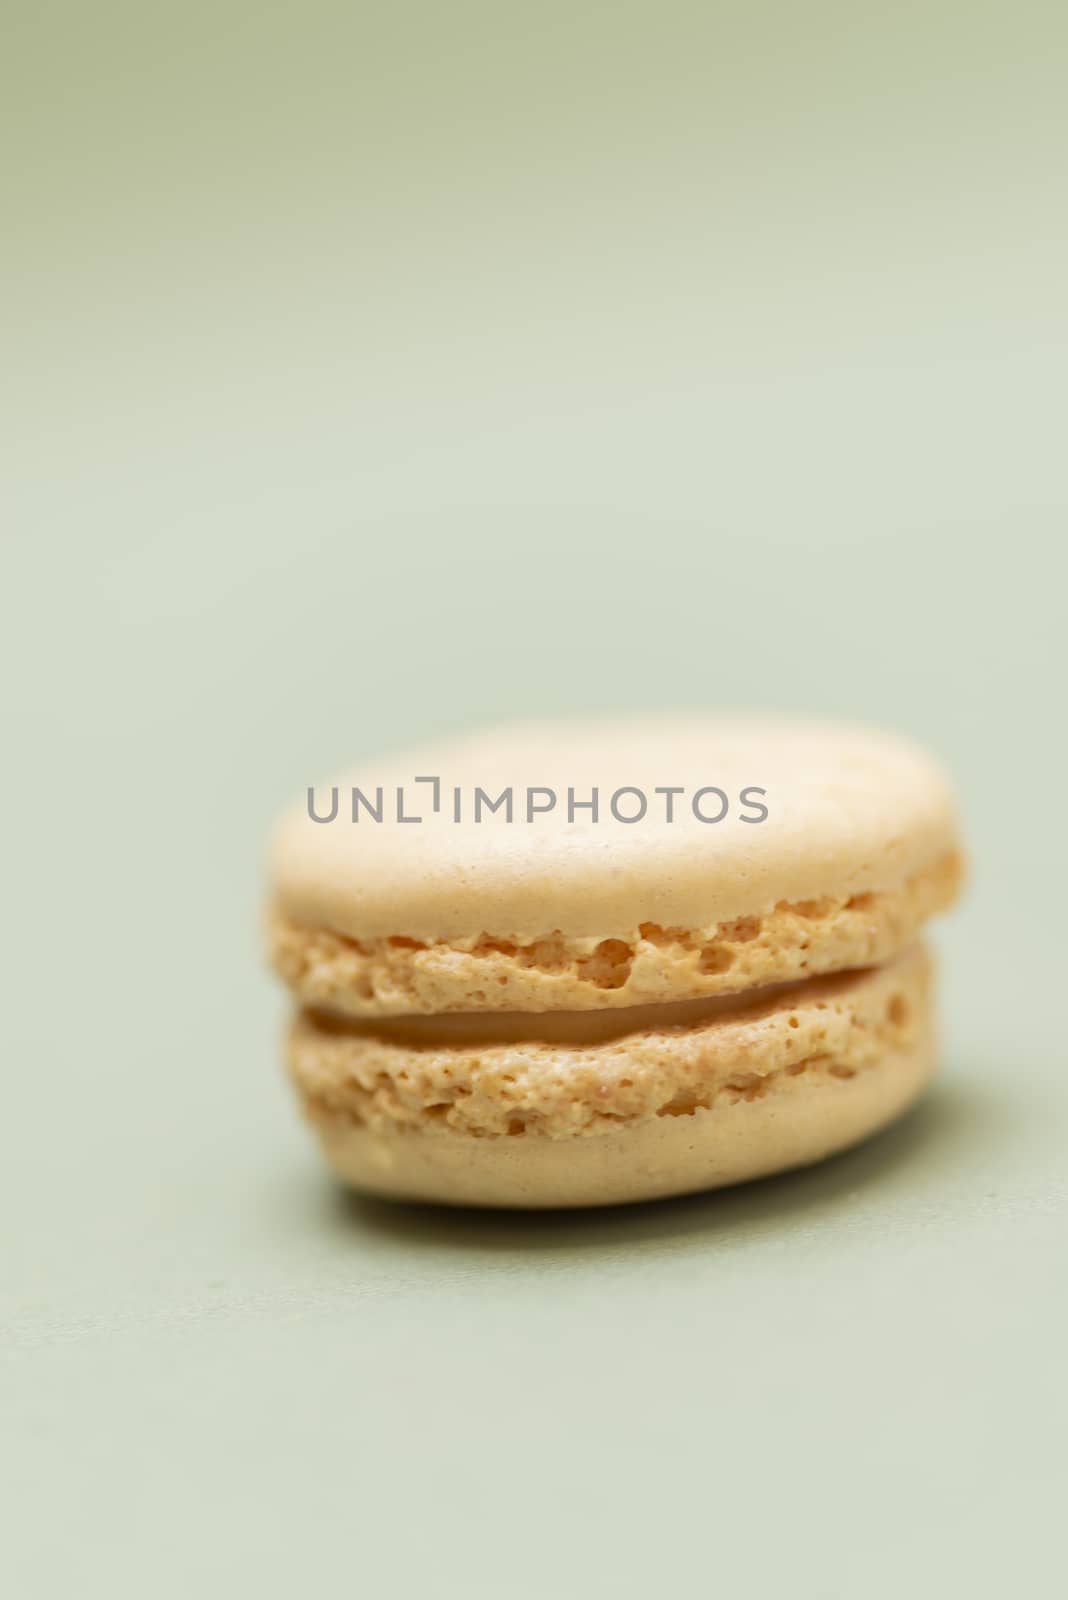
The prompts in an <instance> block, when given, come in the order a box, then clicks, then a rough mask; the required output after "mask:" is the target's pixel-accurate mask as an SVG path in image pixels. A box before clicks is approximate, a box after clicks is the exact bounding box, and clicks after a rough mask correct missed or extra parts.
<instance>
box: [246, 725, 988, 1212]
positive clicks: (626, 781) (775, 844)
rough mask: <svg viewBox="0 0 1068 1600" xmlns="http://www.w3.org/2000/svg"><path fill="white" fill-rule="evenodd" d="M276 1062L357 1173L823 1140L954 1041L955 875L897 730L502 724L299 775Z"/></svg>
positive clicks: (947, 804)
mask: <svg viewBox="0 0 1068 1600" xmlns="http://www.w3.org/2000/svg"><path fill="white" fill-rule="evenodd" d="M269 875H270V888H269V905H268V916H267V926H268V944H269V952H270V959H271V961H272V964H273V966H274V968H275V970H276V971H277V973H278V974H279V976H280V977H281V978H282V979H283V981H284V982H285V983H286V985H287V986H288V988H289V989H290V991H291V993H292V995H293V998H294V1002H295V1011H294V1019H293V1022H292V1025H291V1027H290V1031H289V1036H288V1052H287V1054H288V1064H289V1069H290V1073H291V1075H292V1078H293V1081H294V1084H295V1087H296V1090H297V1094H298V1096H299V1099H300V1102H301V1104H302V1106H303V1109H304V1112H305V1114H306V1116H307V1118H308V1120H309V1122H310V1124H311V1126H312V1127H313V1129H314V1130H315V1132H316V1133H317V1135H318V1137H319V1140H320V1143H321V1146H322V1149H323V1151H324V1153H325V1155H326V1158H327V1160H328V1162H329V1163H330V1165H331V1166H332V1168H333V1169H334V1171H335V1172H336V1173H337V1174H338V1175H339V1176H340V1177H341V1178H342V1179H344V1180H345V1181H346V1182H348V1183H350V1184H352V1185H354V1186H355V1187H357V1188H359V1189H362V1190H364V1191H367V1192H370V1193H374V1194H379V1195H387V1196H392V1197H395V1198H398V1199H405V1200H419V1201H434V1202H444V1203H454V1204H463V1205H481V1206H519V1207H556V1206H576V1205H601V1204H618V1203H622V1202H626V1201H635V1200H645V1199H651V1198H655V1197H659V1196H664V1195H671V1194H681V1193H686V1192H690V1191H694V1190H700V1189H706V1188H713V1187H716V1186H718V1185H723V1184H728V1183H736V1182H740V1181H742V1180H745V1179H749V1178H755V1177H759V1176H762V1175H764V1174H767V1173H771V1172H778V1171H782V1170H785V1169H788V1168H791V1167H796V1166H800V1165H804V1164H806V1163H809V1162H813V1161H817V1160H819V1159H821V1158H822V1157H824V1156H827V1155H830V1154H831V1153H833V1152H834V1151H837V1150H841V1149H843V1148H845V1147H846V1146H848V1145H851V1144H854V1143H856V1142H857V1141H859V1140H861V1139H863V1138H865V1137H867V1136H868V1135H870V1134H872V1133H874V1132H876V1131H877V1130H878V1129H879V1128H881V1127H883V1126H885V1125H886V1124H887V1123H888V1122H890V1121H891V1120H892V1119H893V1118H895V1117H896V1116H898V1115H900V1114H901V1113H902V1112H904V1111H905V1110H906V1109H907V1108H908V1107H909V1106H910V1105H912V1104H913V1102H914V1101H915V1100H916V1099H917V1097H918V1096H919V1095H920V1094H921V1093H922V1091H923V1089H924V1087H925V1086H926V1084H927V1082H928V1081H929V1079H930V1076H931V1074H932V1071H933V1069H934V1065H935V1055H936V1051H935V1039H934V1027H933V1017H932V975H931V962H930V958H929V955H928V953H927V951H926V949H925V947H924V945H923V944H922V942H921V939H920V935H921V931H922V929H923V927H924V925H925V924H926V922H927V921H928V919H929V918H930V917H931V916H933V915H934V914H935V913H937V912H939V911H941V910H943V909H945V908H946V907H948V906H949V905H950V904H951V903H952V901H953V899H954V898H955V896H956V894H957V891H958V887H959V883H960V878H961V847H960V838H959V827H958V821H957V814H956V807H955V804H954V799H953V795H952V791H951V788H950V785H949V783H948V781H947V779H946V777H945V775H944V773H943V771H942V770H941V768H940V767H939V765H938V764H937V763H936V762H935V761H934V760H933V759H932V758H931V757H929V756H928V755H927V754H925V753H924V752H923V751H922V750H920V749H918V748H917V747H916V746H915V745H913V744H911V743H910V742H908V741H906V740H903V739H901V738H898V737H896V736H894V735H892V734H889V733H886V732H883V731H880V730H875V729H871V728H865V727H858V726H852V725H833V724H826V723H813V722H804V721H797V720H793V719H783V718H771V717H759V716H715V717H713V716H693V715H690V716H684V717H660V718H655V719H626V720H613V721H607V722H595V723H587V722H564V723H559V724H548V725H546V724H537V725H529V726H522V725H521V726H518V727H511V728H504V729H495V730H490V731H488V732H484V733H478V734H475V735H470V736H467V737H462V738H458V739H455V740H448V741H444V742H442V743H440V744H437V745H429V746H423V747H421V748H415V749H412V750H408V751H403V752H401V753H399V754H394V755H392V756H389V757H388V758H383V759H382V760H379V761H375V760H370V761H367V762H365V763H363V764H361V766H360V768H359V769H358V770H357V771H355V772H352V773H349V774H346V775H345V776H344V777H341V778H338V779H336V780H334V781H332V782H330V783H327V784H322V785H313V786H311V787H309V788H308V790H307V791H306V794H305V796H304V797H303V798H302V800H301V802H300V803H299V804H297V805H296V806H294V807H293V808H292V810H291V811H290V812H288V813H287V814H286V815H285V816H284V817H283V818H282V819H281V820H280V822H279V824H278V826H277V827H276V829H275V832H274V835H273V838H272V842H271V850H270V866H269Z"/></svg>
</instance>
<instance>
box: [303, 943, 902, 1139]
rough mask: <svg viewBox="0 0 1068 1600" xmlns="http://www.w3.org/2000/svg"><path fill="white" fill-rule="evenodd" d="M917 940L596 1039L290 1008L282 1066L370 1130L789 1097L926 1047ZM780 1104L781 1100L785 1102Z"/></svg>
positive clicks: (630, 1115) (586, 1121)
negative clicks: (856, 964) (477, 1042)
mask: <svg viewBox="0 0 1068 1600" xmlns="http://www.w3.org/2000/svg"><path fill="white" fill-rule="evenodd" d="M929 987H930V965H929V962H928V958H927V956H926V953H925V952H924V950H923V949H922V947H921V946H913V947H912V948H911V949H910V950H908V951H906V952H905V953H904V954H903V955H901V956H900V957H898V958H897V959H896V960H894V961H892V962H890V963H888V964H887V965H885V966H883V967H879V968H876V969H874V970H871V971H866V972H855V973H851V974H848V975H846V976H839V977H835V978H822V979H815V980H810V981H809V982H806V983H803V984H799V985H797V986H796V987H795V988H793V989H792V990H790V991H787V992H782V991H778V992H777V993H776V994H775V995H774V996H773V997H768V998H766V999H764V1000H763V1001H761V1000H760V999H759V998H757V999H755V1000H754V999H752V998H751V997H749V998H748V1003H740V1004H739V1005H738V1007H737V1008H736V1009H732V1010H729V1011H727V1012H721V1013H720V1014H718V1015H716V1016H715V1017H713V1018H712V1019H710V1020H708V1021H707V1022H703V1023H698V1024H696V1025H692V1026H680V1027H671V1028H660V1029H657V1028H655V1027H654V1028H645V1029H643V1030H642V1031H640V1032H637V1033H628V1034H624V1035H622V1036H620V1037H616V1038H612V1039H610V1040H607V1041H605V1042H603V1043H600V1044H595V1045H589V1044H586V1045H583V1046H581V1047H578V1046H568V1045H566V1044H559V1043H556V1044H544V1043H540V1042H538V1041H537V1040H536V1039H532V1040H529V1041H523V1042H521V1043H508V1044H499V1045H493V1044H490V1045H487V1046H481V1047H472V1046H452V1047H443V1046H441V1045H438V1044H434V1043H433V1042H430V1043H427V1044H422V1045H418V1046H416V1045H413V1044H412V1043H411V1042H409V1041H406V1042H404V1043H397V1042H396V1041H394V1040H391V1039H390V1038H389V1037H388V1032H387V1030H383V1031H382V1032H380V1033H378V1034H376V1032H375V1031H374V1025H373V1024H358V1023H346V1022H344V1021H340V1020H338V1019H337V1018H324V1017H316V1016H315V1015H314V1014H312V1013H308V1012H304V1013H301V1014H300V1015H298V1017H297V1019H296V1021H295V1023H294V1025H293V1029H292V1032H291V1035H290V1042H289V1064H290V1068H291V1071H292V1074H293V1077H294V1079H295V1082H296V1084H297V1087H298V1091H299V1093H300V1095H301V1097H302V1099H303V1101H304V1103H305V1107H306V1109H307V1111H308V1113H309V1115H310V1116H311V1117H312V1119H313V1120H318V1121H322V1120H323V1119H324V1118H325V1119H327V1120H329V1121H332V1122H334V1123H337V1122H338V1120H339V1119H345V1120H347V1121H349V1122H350V1123H352V1124H353V1125H356V1126H359V1127H362V1128H365V1129H367V1130H369V1131H370V1132H372V1133H384V1132H388V1131H389V1130H391V1129H392V1130H399V1129H408V1130H421V1131H425V1132H428V1133H433V1134H437V1135H440V1136H442V1137H446V1138H447V1137H449V1135H450V1134H452V1133H460V1134H464V1135H468V1136H471V1135H473V1136H475V1137H480V1138H485V1137H490V1138H517V1137H518V1138H523V1137H526V1138H531V1137H533V1138H542V1139H544V1138H548V1139H568V1138H573V1137H575V1136H586V1135H597V1134H600V1133H606V1132H610V1131H612V1130H618V1129H619V1128H620V1127H622V1126H632V1125H633V1126H638V1125H640V1124H642V1123H645V1122H648V1121H650V1120H651V1119H654V1118H660V1117H688V1116H693V1115H694V1114H695V1113H697V1112H698V1111H705V1110H714V1109H716V1107H718V1106H720V1105H737V1104H739V1103H742V1102H750V1103H751V1102H754V1101H758V1100H760V1101H764V1100H766V1099H768V1097H772V1096H781V1097H786V1096H789V1095H790V1094H791V1092H792V1091H793V1090H795V1089H796V1088H798V1087H799V1085H800V1082H801V1080H804V1082H805V1084H806V1086H812V1085H813V1084H815V1083H819V1082H823V1083H827V1084H833V1083H835V1082H838V1083H841V1082H843V1081H846V1080H849V1079H852V1078H855V1077H857V1076H858V1075H860V1074H863V1073H864V1072H866V1071H867V1070H868V1069H869V1068H871V1067H873V1066H875V1065H877V1064H878V1063H879V1062H880V1061H881V1060H883V1059H884V1058H885V1057H888V1056H893V1055H895V1054H897V1055H906V1056H907V1055H908V1054H910V1053H911V1052H914V1051H915V1050H916V1049H917V1048H918V1047H920V1046H921V1045H926V1044H928V1043H929V1034H930V1027H931V1023H930V1006H929ZM784 1110H785V1105H784Z"/></svg>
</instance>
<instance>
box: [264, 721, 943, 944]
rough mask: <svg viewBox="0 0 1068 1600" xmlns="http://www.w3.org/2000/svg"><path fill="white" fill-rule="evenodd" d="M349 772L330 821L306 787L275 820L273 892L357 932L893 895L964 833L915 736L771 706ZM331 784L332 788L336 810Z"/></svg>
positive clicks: (574, 930) (632, 916)
mask: <svg viewBox="0 0 1068 1600" xmlns="http://www.w3.org/2000/svg"><path fill="white" fill-rule="evenodd" d="M431 778H436V779H437V780H438V781H437V784H436V785H434V784H432V783H431V782H429V781H424V782H416V780H417V779H424V780H429V779H431ZM334 783H336V786H337V789H338V806H337V814H336V816H334V817H333V819H332V820H331V821H328V822H321V821H315V820H313V819H312V817H311V816H310V815H309V808H308V804H307V801H306V800H304V801H302V802H301V803H300V805H299V806H296V807H294V808H293V810H292V811H291V812H290V813H288V814H287V815H286V816H285V817H284V818H283V819H282V821H281V822H280V824H279V825H278V827H277V828H276V830H275V834H274V837H273V840H272V847H271V857H270V875H271V888H272V898H273V906H274V910H275V912H276V913H277V914H280V915H282V916H283V917H285V918H288V919H290V920H291V921H292V922H294V923H298V924H302V925H304V926H308V927H312V928H324V929H329V930H331V931H332V932H334V933H337V934H340V935H343V936H347V937H349V938H352V939H357V940H359V939H372V940H373V939H383V938H391V937H392V938H396V937H408V938H411V939H416V940H426V941H446V942H447V941H449V940H470V939H475V938H478V937H480V936H483V935H491V936H493V937H495V938H499V939H509V940H517V941H525V940H532V939H537V938H539V937H542V936H543V935H545V934H547V933H549V932H553V931H555V932H558V933H560V934H562V935H564V937H565V938H576V939H584V938H594V939H608V938H623V939H626V938H629V937H632V936H633V935H634V932H635V930H636V929H638V928H639V927H640V926H641V925H642V924H643V923H654V924H657V925H660V926H663V927H693V928H708V927H711V926H713V925H715V924H717V923H720V922H722V921H724V920H725V919H730V918H737V917H742V916H745V915H748V914H757V915H760V914H763V913H764V912H766V911H767V910H769V908H771V907H773V906H775V905H776V904H777V903H778V902H780V901H790V902H799V901H800V902H803V901H805V900H807V899H809V898H813V897H819V896H828V895H829V896H850V895H858V894H862V893H864V892H867V891H880V890H886V889H891V888H893V887H895V886H896V885H899V884H900V883H901V882H902V881H903V880H905V879H907V878H909V877H910V876H911V875H913V874H915V873H918V872H923V871H924V870H926V869H929V868H932V867H934V866H935V865H936V864H937V863H938V862H939V861H940V860H942V859H943V858H945V857H946V856H947V855H951V854H952V853H953V852H955V850H956V849H957V840H958V829H957V821H956V814H955V808H954V803H953V798H952V794H951V790H950V787H949V784H948V782H947V780H946V778H945V776H944V774H943V772H942V771H941V769H940V768H939V767H938V765H937V764H936V763H935V762H934V761H932V760H931V758H930V757H929V756H927V755H926V754H925V753H924V752H923V751H922V750H920V749H918V748H917V747H916V746H914V745H913V744H911V743H909V742H908V741H906V740H903V739H901V738H899V737H897V736H895V735H891V734H888V733H885V732H882V731H880V730H876V729H872V728H867V727H863V726H853V725H836V724H828V723H816V722H800V721H797V720H794V719H783V718H775V717H765V716H716V717H711V716H694V715H689V716H671V717H660V718H656V719H651V718H646V719H627V720H611V721H601V722H593V723H590V722H562V723H555V724H534V725H528V726H518V727H517V726H514V725H513V726H511V727H509V728H507V729H504V730H490V731H487V732H483V733H479V734H475V735H472V736H469V737H464V738H460V739H457V740H455V741H452V742H447V743H442V744H438V745H430V746H426V747H422V748H415V749H411V750H408V751H404V752H402V753H400V754H399V755H393V756H391V757H389V758H388V759H384V760H382V761H380V762H376V761H368V762H366V763H365V764H363V765H362V766H361V768H360V769H359V770H358V771H356V772H353V773H349V774H347V775H345V776H344V777H342V778H339V779H337V780H334ZM354 786H356V787H358V788H359V789H360V790H361V791H362V793H363V795H364V796H365V797H366V798H367V799H368V800H369V801H370V802H371V803H372V804H376V803H377V801H378V798H379V797H378V791H379V789H381V811H382V820H381V821H375V820H374V818H373V816H372V815H371V813H370V812H369V810H368V809H367V806H366V805H361V806H360V807H359V819H358V820H357V821H353V820H352V809H351V790H352V788H353V787H354ZM333 787H334V784H326V785H317V786H316V788H315V791H314V796H315V808H316V810H317V812H318V813H319V814H320V815H328V814H329V811H330V809H331V801H332V789H333ZM398 789H399V790H401V791H402V795H401V798H400V806H399V808H398V795H397V791H398ZM476 789H481V790H482V792H483V795H484V796H486V797H488V801H497V800H498V798H499V797H500V795H501V794H502V791H506V790H507V791H510V792H511V797H512V817H511V820H510V821H509V820H508V817H507V813H506V807H505V806H504V805H500V806H499V807H498V809H497V810H495V811H492V810H490V809H489V806H488V801H483V803H482V805H481V807H480V809H481V818H480V820H478V821H476V820H475V815H474V812H475V790H476ZM595 789H596V790H597V794H598V814H597V818H596V820H594V819H593V816H592V814H591V812H590V810H589V808H588V804H586V803H588V802H589V801H590V799H591V798H592V794H593V791H594V790H595ZM668 789H671V790H673V791H675V793H674V794H673V795H672V796H670V797H669V796H668V795H667V794H666V793H665V792H664V791H666V790H668ZM528 790H531V791H535V795H534V800H533V805H534V807H535V809H534V811H533V812H532V813H531V814H530V816H529V820H528V810H527V805H528V793H527V791H528ZM717 791H718V792H717ZM548 792H551V793H552V795H553V797H554V800H553V804H552V807H551V809H550V808H549V796H548ZM457 794H459V800H457ZM614 797H615V800H616V806H615V809H614V810H613V805H612V802H613V798H614ZM695 797H696V798H695ZM569 798H573V801H574V806H573V807H569ZM435 799H436V800H437V809H436V810H435V809H434V800H435ZM724 801H725V802H726V809H725V812H724ZM643 802H644V807H643ZM669 807H670V811H671V820H670V821H669V820H668V810H669ZM764 808H766V812H767V814H766V816H762V815H761V812H762V811H763V809H764ZM398 809H399V812H400V815H398ZM569 810H570V815H569ZM457 811H458V812H459V816H460V820H459V821H457V820H455V819H456V815H457ZM721 812H724V814H723V815H722V816H721V817H720V819H719V820H710V819H714V818H716V817H717V816H719V814H720V813H721ZM416 816H418V817H419V818H420V820H419V821H418V822H413V821H410V820H401V818H402V817H404V818H411V817H416ZM628 818H636V820H626V819H628Z"/></svg>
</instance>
